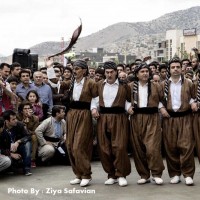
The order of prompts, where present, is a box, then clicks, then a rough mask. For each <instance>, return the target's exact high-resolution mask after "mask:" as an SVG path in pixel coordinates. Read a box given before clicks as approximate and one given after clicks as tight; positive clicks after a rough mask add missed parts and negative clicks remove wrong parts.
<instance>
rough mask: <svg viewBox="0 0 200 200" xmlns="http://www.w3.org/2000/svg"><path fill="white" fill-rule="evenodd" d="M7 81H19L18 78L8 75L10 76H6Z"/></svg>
mask: <svg viewBox="0 0 200 200" xmlns="http://www.w3.org/2000/svg"><path fill="white" fill-rule="evenodd" d="M7 82H8V83H12V82H16V83H19V80H18V78H16V77H15V76H10V77H8V79H7Z"/></svg>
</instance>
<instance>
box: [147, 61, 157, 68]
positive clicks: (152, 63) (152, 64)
mask: <svg viewBox="0 0 200 200" xmlns="http://www.w3.org/2000/svg"><path fill="white" fill-rule="evenodd" d="M150 66H154V67H155V68H156V69H157V65H156V63H155V62H151V63H150V64H149V67H150Z"/></svg>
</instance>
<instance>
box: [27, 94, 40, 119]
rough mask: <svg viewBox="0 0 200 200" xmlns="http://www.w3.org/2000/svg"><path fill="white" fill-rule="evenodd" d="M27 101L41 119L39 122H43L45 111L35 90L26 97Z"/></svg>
mask: <svg viewBox="0 0 200 200" xmlns="http://www.w3.org/2000/svg"><path fill="white" fill-rule="evenodd" d="M26 99H27V100H28V101H29V102H30V103H31V104H32V107H33V113H34V115H35V116H37V117H38V118H39V121H42V119H43V110H42V104H41V103H40V98H39V95H38V93H37V92H36V91H35V90H30V91H29V92H28V93H27V95H26Z"/></svg>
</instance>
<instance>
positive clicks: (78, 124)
mask: <svg viewBox="0 0 200 200" xmlns="http://www.w3.org/2000/svg"><path fill="white" fill-rule="evenodd" d="M73 75H74V79H73V78H72V81H71V84H70V88H69V93H70V95H71V103H70V109H69V111H68V113H67V118H66V122H67V133H68V135H67V140H66V141H67V149H68V153H69V158H70V161H71V165H72V169H73V172H74V174H75V175H76V178H75V179H74V180H71V181H70V184H71V185H74V184H80V186H82V187H84V186H87V185H89V183H90V181H91V174H92V172H91V165H90V155H91V151H92V141H93V131H92V117H91V112H90V104H91V100H92V98H95V97H97V87H96V83H95V82H94V80H92V79H90V78H88V77H87V76H88V66H87V63H86V61H84V60H76V61H75V62H74V63H73Z"/></svg>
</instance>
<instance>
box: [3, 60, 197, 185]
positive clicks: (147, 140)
mask: <svg viewBox="0 0 200 200" xmlns="http://www.w3.org/2000/svg"><path fill="white" fill-rule="evenodd" d="M47 66H48V69H47V74H48V77H50V79H51V81H52V82H53V79H54V78H55V77H56V75H55V71H54V70H53V71H52V69H53V67H52V62H50V61H49V63H48V64H47ZM118 71H119V70H118V67H117V65H116V63H115V62H113V61H107V62H105V63H104V64H103V74H104V75H105V80H101V81H98V82H95V81H94V80H92V79H91V78H90V77H89V76H88V65H87V62H86V61H85V60H76V61H75V62H74V63H73V74H72V77H71V80H68V81H67V82H66V83H65V87H66V88H68V90H67V91H68V93H67V95H68V96H67V97H68V100H69V103H68V112H67V115H66V147H67V152H68V155H69V159H70V163H71V166H72V170H73V172H74V174H75V178H74V179H73V180H71V181H70V184H72V185H75V184H80V186H82V187H85V186H87V185H89V184H90V183H91V180H92V177H91V174H92V171H91V163H90V160H91V156H92V155H91V152H92V146H93V130H92V127H93V119H94V120H96V122H97V139H98V147H99V155H100V160H101V163H102V166H103V169H104V171H105V172H106V173H107V180H106V181H105V185H113V184H115V183H118V184H119V186H126V185H127V184H128V182H127V179H126V177H127V176H128V175H129V174H130V173H131V163H130V159H129V157H128V153H127V146H128V142H130V143H131V145H132V148H133V158H134V162H135V166H136V170H137V172H138V174H139V175H140V179H139V180H138V181H137V183H138V184H145V183H149V182H150V178H151V176H152V180H153V181H154V182H155V183H156V184H157V185H161V184H163V179H162V178H161V177H162V173H163V170H164V169H165V167H164V164H163V158H162V154H161V145H162V141H163V144H164V149H165V154H166V155H165V156H166V162H167V168H168V173H169V176H170V178H171V180H170V183H171V184H177V183H179V182H180V181H181V179H180V177H181V175H183V177H184V179H185V184H186V185H193V184H194V181H193V177H194V173H195V163H194V148H195V144H196V149H197V155H198V158H199V160H200V137H199V135H198V133H199V130H200V125H199V123H198V122H199V120H200V119H199V118H200V114H199V106H200V78H198V75H197V80H196V81H195V82H194V83H193V82H192V81H191V80H189V79H188V78H185V77H184V76H183V74H182V62H181V61H180V60H179V59H178V58H173V59H171V60H170V61H169V63H168V66H167V68H166V72H167V73H166V78H165V80H164V81H163V82H161V83H160V84H159V83H156V81H152V80H151V73H152V69H151V68H150V67H149V65H147V64H146V63H145V62H144V63H143V62H140V63H138V64H137V65H136V66H134V74H133V76H134V77H133V81H132V82H130V83H129V84H127V83H126V81H123V78H121V79H118V75H119V74H118ZM120 74H121V75H122V73H120ZM52 84H55V85H56V84H57V83H56V82H55V83H52ZM66 99H67V98H66ZM59 112H60V111H55V113H54V115H55V117H56V116H59V114H60V113H59ZM63 113H64V112H63V110H62V113H61V114H62V117H61V119H63V116H64V114H63ZM57 114H58V115H57ZM92 118H93V119H92ZM9 119H10V118H9ZM9 119H7V118H6V120H7V121H9ZM56 127H57V124H56ZM37 129H39V128H37ZM37 129H36V132H37ZM58 129H61V128H60V127H59V125H58ZM41 134H42V132H41ZM37 136H38V135H37ZM49 138H51V137H48V139H49ZM51 139H52V138H51ZM40 141H42V143H43V146H41V147H44V145H46V142H45V140H44V138H42V140H41V138H40ZM18 143H21V140H19V142H18ZM18 145H20V144H18ZM46 147H47V146H45V148H43V151H42V153H43V154H45V156H47V157H48V153H51V154H52V148H51V149H49V147H48V148H46ZM0 161H1V160H0ZM6 162H7V163H8V161H7V160H6ZM8 164H10V163H8ZM28 174H30V171H29V170H28Z"/></svg>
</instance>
